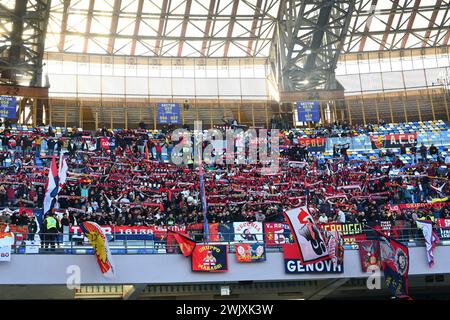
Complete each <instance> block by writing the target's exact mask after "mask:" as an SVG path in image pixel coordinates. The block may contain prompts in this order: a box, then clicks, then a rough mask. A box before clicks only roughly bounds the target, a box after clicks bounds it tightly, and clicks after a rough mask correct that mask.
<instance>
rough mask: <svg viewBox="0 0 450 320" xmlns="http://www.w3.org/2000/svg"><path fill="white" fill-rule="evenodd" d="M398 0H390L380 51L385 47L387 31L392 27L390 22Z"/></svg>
mask: <svg viewBox="0 0 450 320" xmlns="http://www.w3.org/2000/svg"><path fill="white" fill-rule="evenodd" d="M398 1H399V0H392V9H391V13H390V14H389V18H388V21H387V23H386V29H385V30H384V33H383V39H382V40H381V44H380V51H383V50H385V49H386V42H387V38H388V35H389V32H390V31H391V29H392V22H393V21H394V17H395V14H396V8H397V6H398Z"/></svg>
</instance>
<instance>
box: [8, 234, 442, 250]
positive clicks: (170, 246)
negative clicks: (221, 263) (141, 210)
mask: <svg viewBox="0 0 450 320" xmlns="http://www.w3.org/2000/svg"><path fill="white" fill-rule="evenodd" d="M384 232H389V231H386V230H385V231H384ZM361 234H365V235H366V236H365V239H366V240H374V239H376V234H375V232H374V231H373V229H363V231H362V233H359V234H354V235H352V234H348V235H344V236H343V239H344V243H345V244H344V247H345V249H349V250H351V249H353V250H354V249H358V243H359V242H360V241H362V240H358V236H359V235H361ZM253 235H254V236H255V238H254V239H255V240H237V239H235V238H234V236H235V234H234V233H230V234H217V235H212V234H211V235H210V238H211V239H213V240H214V239H222V240H218V241H209V242H208V243H209V244H224V245H228V246H229V251H230V252H231V253H233V252H234V249H235V248H234V245H235V244H237V243H255V242H265V244H266V251H267V252H280V251H282V248H283V244H287V243H292V239H291V238H290V233H284V235H283V236H282V237H279V238H278V240H277V238H275V239H273V240H270V242H269V241H266V239H267V237H266V236H267V235H266V234H265V233H259V234H253ZM388 235H390V236H391V237H393V238H395V239H396V240H398V241H400V242H403V243H406V244H407V245H408V246H411V247H415V246H424V245H425V243H424V238H423V234H422V231H421V230H419V229H417V228H402V229H396V230H395V231H394V230H391V231H390V234H388ZM139 236H140V237H141V239H136V235H127V234H108V235H107V238H108V243H109V248H110V250H111V252H112V254H171V253H179V252H180V251H179V247H178V245H177V244H176V242H175V241H171V243H167V239H166V238H163V239H162V238H159V239H156V238H153V237H152V236H151V235H139ZM214 236H217V237H218V238H215V237H214ZM194 239H195V240H196V241H197V243H199V244H204V243H205V242H204V241H203V235H201V234H196V235H194ZM223 239H227V240H223ZM277 242H278V243H277ZM439 245H444V246H446V245H450V239H449V240H446V239H441V242H440V243H439ZM12 253H15V254H93V253H94V250H93V248H92V246H91V245H90V243H89V241H88V240H87V238H85V237H83V236H82V235H77V234H73V233H70V234H68V233H66V234H62V233H58V234H38V235H32V234H29V235H28V236H26V238H22V237H21V235H19V234H15V243H14V245H13V246H12Z"/></svg>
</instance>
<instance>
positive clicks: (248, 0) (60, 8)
mask: <svg viewBox="0 0 450 320" xmlns="http://www.w3.org/2000/svg"><path fill="white" fill-rule="evenodd" d="M284 1H292V0H53V1H52V2H51V12H50V19H49V24H48V28H47V34H46V48H45V49H46V51H47V52H64V53H81V54H102V55H112V54H114V55H126V56H151V57H218V58H220V57H267V56H269V52H270V46H271V43H272V39H273V38H274V36H275V34H276V25H277V22H278V19H279V17H280V16H281V15H280V12H279V11H280V10H279V8H280V4H281V3H282V2H284ZM302 1H313V0H302ZM302 1H297V2H298V3H300V2H302ZM336 1H337V0H336ZM354 1H355V2H356V3H355V11H354V13H353V16H352V19H351V23H350V31H349V32H348V35H347V38H346V40H345V44H344V48H343V51H344V53H349V52H351V53H355V52H367V51H382V50H395V49H410V48H430V47H440V46H447V45H448V44H449V38H450V27H449V26H450V12H449V8H450V0H354ZM15 2H16V1H15V0H2V1H1V3H0V9H1V10H10V11H13V10H14V5H15ZM302 3H303V2H302ZM1 10H0V11H1ZM1 28H2V29H3V32H5V34H8V33H9V32H10V30H9V29H11V24H8V23H5V24H2V25H1Z"/></svg>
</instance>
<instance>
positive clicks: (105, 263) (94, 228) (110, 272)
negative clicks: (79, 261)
mask: <svg viewBox="0 0 450 320" xmlns="http://www.w3.org/2000/svg"><path fill="white" fill-rule="evenodd" d="M80 227H81V230H82V231H83V233H84V235H85V236H86V238H88V240H89V243H90V244H91V245H92V247H93V248H94V252H95V255H96V257H97V263H98V266H99V267H100V271H101V272H102V273H103V275H104V276H105V277H106V278H113V277H114V275H115V268H114V264H113V261H112V255H111V250H110V249H109V245H108V239H107V238H106V234H105V232H104V231H103V230H102V228H101V227H100V226H99V225H98V224H97V223H95V222H91V221H86V222H83V223H81V224H80Z"/></svg>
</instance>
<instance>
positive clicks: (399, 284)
mask: <svg viewBox="0 0 450 320" xmlns="http://www.w3.org/2000/svg"><path fill="white" fill-rule="evenodd" d="M376 233H377V238H378V240H379V242H380V258H381V268H382V269H383V271H384V277H385V281H386V285H387V287H388V288H389V290H390V291H391V293H392V295H394V296H396V297H404V296H408V272H409V251H408V247H407V246H405V245H403V244H401V243H400V242H398V241H396V240H394V239H392V238H390V237H388V236H386V235H384V234H382V233H380V232H379V231H376Z"/></svg>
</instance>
